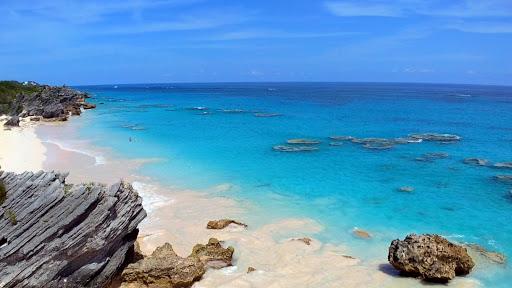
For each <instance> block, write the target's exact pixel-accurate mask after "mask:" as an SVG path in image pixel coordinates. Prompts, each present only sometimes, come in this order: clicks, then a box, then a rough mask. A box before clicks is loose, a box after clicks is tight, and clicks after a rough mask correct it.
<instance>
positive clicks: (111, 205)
mask: <svg viewBox="0 0 512 288" xmlns="http://www.w3.org/2000/svg"><path fill="white" fill-rule="evenodd" d="M66 176H67V174H60V173H55V172H43V171H40V172H37V173H32V172H24V173H22V174H15V173H6V172H2V171H0V182H3V183H4V185H5V187H6V192H7V193H6V197H5V200H4V202H3V204H1V208H0V210H1V211H2V213H3V212H4V211H5V215H7V216H8V217H0V231H1V232H0V247H1V248H0V279H1V281H0V282H1V284H0V286H2V287H107V286H108V285H109V284H110V283H111V281H112V279H113V278H114V277H116V276H117V275H119V274H120V273H121V270H122V267H123V265H124V263H126V260H127V259H128V257H129V255H130V253H131V251H132V250H133V245H134V242H135V240H136V238H137V234H138V229H137V225H138V224H139V223H140V222H141V221H142V220H143V219H144V217H145V216H146V212H145V211H144V209H143V208H142V199H141V198H140V197H139V195H138V194H137V192H136V191H135V190H134V189H133V188H132V186H131V185H129V184H127V183H125V182H119V183H117V184H114V185H112V186H110V187H107V186H105V185H101V184H97V183H88V184H75V185H71V184H67V183H66V182H65V179H66Z"/></svg>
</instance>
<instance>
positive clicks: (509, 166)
mask: <svg viewBox="0 0 512 288" xmlns="http://www.w3.org/2000/svg"><path fill="white" fill-rule="evenodd" d="M492 167H494V168H499V169H512V162H499V163H496V164H494V165H492Z"/></svg>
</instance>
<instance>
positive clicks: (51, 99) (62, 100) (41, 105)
mask: <svg viewBox="0 0 512 288" xmlns="http://www.w3.org/2000/svg"><path fill="white" fill-rule="evenodd" d="M38 87H39V89H38V91H37V92H33V93H30V94H19V95H17V96H16V99H15V100H14V102H13V105H12V108H11V114H12V115H19V116H21V117H28V116H42V117H43V118H44V119H53V120H57V121H65V120H67V117H68V115H70V114H71V115H80V114H81V108H82V107H83V108H84V109H92V108H95V107H96V105H94V104H89V103H86V102H85V99H86V98H89V96H88V95H87V94H86V93H83V92H80V91H77V90H74V89H71V88H69V87H53V86H48V85H40V86H38Z"/></svg>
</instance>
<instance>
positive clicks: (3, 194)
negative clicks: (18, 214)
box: [0, 180, 7, 205]
mask: <svg viewBox="0 0 512 288" xmlns="http://www.w3.org/2000/svg"><path fill="white" fill-rule="evenodd" d="M6 198H7V188H5V184H4V182H3V181H2V180H0V205H2V204H4V202H5V199H6Z"/></svg>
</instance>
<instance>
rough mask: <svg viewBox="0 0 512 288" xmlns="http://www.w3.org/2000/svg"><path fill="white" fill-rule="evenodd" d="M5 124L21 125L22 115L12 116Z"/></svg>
mask: <svg viewBox="0 0 512 288" xmlns="http://www.w3.org/2000/svg"><path fill="white" fill-rule="evenodd" d="M4 126H11V127H19V126H20V117H18V116H12V117H11V118H9V119H8V120H7V121H6V122H5V123H4Z"/></svg>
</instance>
